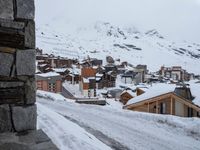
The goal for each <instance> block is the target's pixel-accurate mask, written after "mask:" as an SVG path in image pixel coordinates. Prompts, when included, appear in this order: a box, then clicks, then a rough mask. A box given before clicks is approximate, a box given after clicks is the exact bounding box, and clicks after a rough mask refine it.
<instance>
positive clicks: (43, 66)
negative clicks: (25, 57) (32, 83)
mask: <svg viewBox="0 0 200 150" xmlns="http://www.w3.org/2000/svg"><path fill="white" fill-rule="evenodd" d="M37 68H38V70H39V71H40V72H42V73H47V72H51V71H53V69H52V67H51V66H50V65H49V64H38V65H37Z"/></svg>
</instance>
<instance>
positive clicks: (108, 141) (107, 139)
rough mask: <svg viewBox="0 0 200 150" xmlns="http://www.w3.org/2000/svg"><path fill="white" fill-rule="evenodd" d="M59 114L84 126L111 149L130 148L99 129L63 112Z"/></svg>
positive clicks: (127, 149) (123, 149)
mask: <svg viewBox="0 0 200 150" xmlns="http://www.w3.org/2000/svg"><path fill="white" fill-rule="evenodd" d="M59 114H60V113H59ZM60 115H62V116H63V117H65V118H66V119H68V120H70V121H72V122H73V123H76V124H77V125H79V126H80V127H82V128H84V129H85V130H86V131H87V132H89V133H90V134H92V135H94V136H95V137H96V138H97V139H99V140H100V141H101V142H103V143H104V144H106V145H107V146H109V147H110V148H112V149H113V150H130V149H129V148H128V147H126V146H124V145H122V144H121V143H120V142H118V141H116V140H114V139H112V138H110V137H108V136H107V135H105V134H103V133H102V132H101V131H99V130H95V129H93V128H91V127H89V126H87V125H85V124H84V123H82V122H79V121H77V120H76V119H73V118H71V117H69V116H66V115H63V114H60Z"/></svg>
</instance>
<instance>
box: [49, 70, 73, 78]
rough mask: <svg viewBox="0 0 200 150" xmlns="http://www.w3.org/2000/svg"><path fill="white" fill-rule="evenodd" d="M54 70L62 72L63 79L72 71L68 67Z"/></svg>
mask: <svg viewBox="0 0 200 150" xmlns="http://www.w3.org/2000/svg"><path fill="white" fill-rule="evenodd" d="M52 70H53V71H54V72H56V73H58V74H60V75H61V77H62V80H63V81H64V80H65V79H66V76H67V75H68V74H69V73H70V71H69V69H68V68H53V69H52Z"/></svg>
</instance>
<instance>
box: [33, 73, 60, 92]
mask: <svg viewBox="0 0 200 150" xmlns="http://www.w3.org/2000/svg"><path fill="white" fill-rule="evenodd" d="M36 83H37V89H38V90H43V91H48V92H54V93H59V92H61V87H62V77H61V75H60V74H58V73H55V72H48V73H42V74H36Z"/></svg>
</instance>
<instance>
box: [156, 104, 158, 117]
mask: <svg viewBox="0 0 200 150" xmlns="http://www.w3.org/2000/svg"><path fill="white" fill-rule="evenodd" d="M156 113H157V114H158V101H156Z"/></svg>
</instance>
